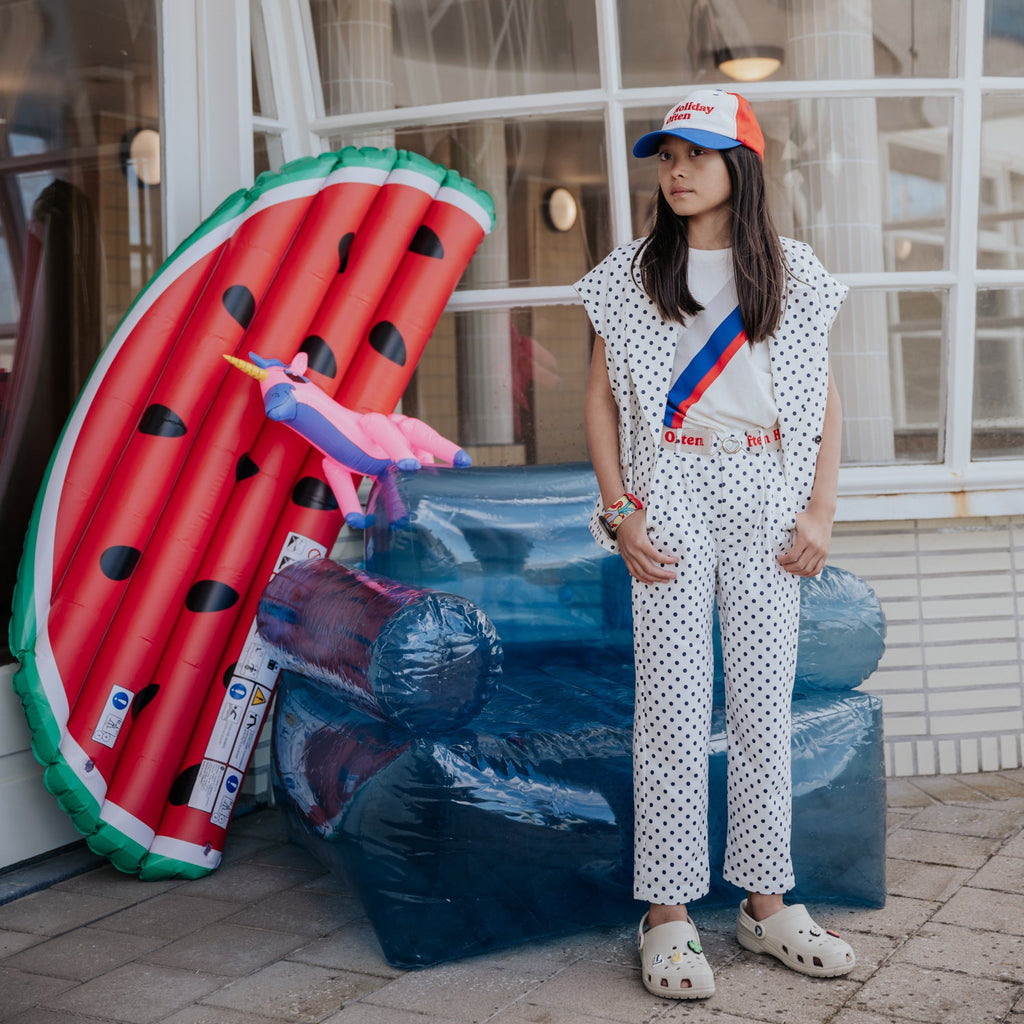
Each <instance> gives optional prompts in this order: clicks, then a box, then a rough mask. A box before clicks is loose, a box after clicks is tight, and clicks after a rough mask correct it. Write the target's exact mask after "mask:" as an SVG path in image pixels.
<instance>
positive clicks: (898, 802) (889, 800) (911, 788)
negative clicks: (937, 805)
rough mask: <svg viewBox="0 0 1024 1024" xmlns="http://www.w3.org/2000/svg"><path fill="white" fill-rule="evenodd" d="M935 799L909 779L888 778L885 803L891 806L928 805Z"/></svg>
mask: <svg viewBox="0 0 1024 1024" xmlns="http://www.w3.org/2000/svg"><path fill="white" fill-rule="evenodd" d="M934 802H935V801H934V799H933V798H932V797H930V796H929V795H928V794H927V793H926V792H924V790H922V789H921V788H920V787H919V786H916V785H914V783H913V782H910V781H909V780H908V779H887V780H886V783H885V803H886V806H887V807H889V808H902V807H928V806H929V805H931V804H933V803H934Z"/></svg>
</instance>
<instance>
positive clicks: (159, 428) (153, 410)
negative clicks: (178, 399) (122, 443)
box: [139, 403, 188, 437]
mask: <svg viewBox="0 0 1024 1024" xmlns="http://www.w3.org/2000/svg"><path fill="white" fill-rule="evenodd" d="M139 433H140V434H150V435H151V436H153V437H184V436H185V434H187V433H188V427H186V426H185V421H184V420H183V419H182V418H181V417H180V416H179V415H178V414H177V413H176V412H175V411H174V410H173V409H168V408H167V406H166V405H158V404H155V403H154V404H153V405H151V406H150V407H149V408H148V409H147V410H146V411H145V412H144V413H143V414H142V419H140V420H139Z"/></svg>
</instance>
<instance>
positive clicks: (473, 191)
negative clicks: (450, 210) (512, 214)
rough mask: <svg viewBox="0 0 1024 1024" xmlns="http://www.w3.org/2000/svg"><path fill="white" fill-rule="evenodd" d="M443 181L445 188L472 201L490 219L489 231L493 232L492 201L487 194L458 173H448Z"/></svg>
mask: <svg viewBox="0 0 1024 1024" xmlns="http://www.w3.org/2000/svg"><path fill="white" fill-rule="evenodd" d="M447 175H448V176H447V177H446V178H445V181H444V187H445V188H451V189H454V190H455V191H456V192H461V193H462V194H463V195H464V196H466V197H467V198H468V199H472V200H473V202H474V203H476V204H477V206H479V207H480V208H481V209H482V210H483V211H484V213H485V214H486V215H487V216H488V217H489V218H490V221H491V226H490V229H489V230H491V231H493V230H494V200H493V199H492V198H491V194H490V193H489V192H485V191H484V190H483V189H482V188H480V187H479V186H478V185H474V184H473V182H471V181H470V180H469V178H464V177H463V176H462V175H461V174H459V172H458V171H448V172H447Z"/></svg>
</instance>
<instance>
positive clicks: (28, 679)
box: [7, 146, 429, 825]
mask: <svg viewBox="0 0 1024 1024" xmlns="http://www.w3.org/2000/svg"><path fill="white" fill-rule="evenodd" d="M397 158H398V151H397V150H395V149H393V148H392V149H375V148H373V147H370V146H364V147H361V148H356V147H355V146H346V147H345V148H344V149H342V150H341V151H340V152H338V153H322V154H320V155H319V156H315V157H301V158H300V159H298V160H293V161H291V162H290V163H287V164H285V165H284V166H282V167H281V168H280V169H279V170H277V171H273V172H265V173H264V174H261V175H260V176H259V178H257V180H256V182H255V183H254V184H253V186H252V187H251V188H248V189H239V190H238V191H236V192H233V193H232V194H231V195H229V196H228V197H227V198H226V199H224V200H223V201H222V202H221V203H220V204H219V205H218V206H217V208H216V209H215V210H214V211H213V213H211V214H210V216H209V217H207V218H206V219H205V220H204V221H203V222H202V223H201V224H200V225H199V226H198V227H197V228H196V229H195V230H194V231H193V232H192V233H191V234H189V235H188V236H187V237H186V238H185V239H184V241H182V242H181V244H179V245H178V247H177V248H176V249H175V250H174V252H173V253H171V255H170V256H168V257H167V259H165V260H164V262H163V263H162V264H161V265H160V267H159V268H158V269H157V271H156V273H154V274H153V276H152V277H151V278H150V280H149V282H148V283H147V285H146V286H145V287H144V288H143V289H142V291H140V292H139V294H138V295H136V297H135V299H134V300H133V301H132V304H131V305H130V306H129V307H128V309H127V310H125V313H124V315H123V316H122V317H121V319H120V321H119V322H118V325H117V327H116V328H115V329H114V331H113V332H112V334H111V336H110V341H113V340H114V339H115V338H116V337H117V336H118V334H119V332H120V331H121V328H122V326H123V325H124V323H125V321H126V320H127V319H128V317H129V315H130V314H131V312H132V310H133V309H134V308H135V307H136V306H137V305H138V304H139V303H140V302H141V301H142V300H143V299H144V298H145V297H146V296H147V295H149V294H150V293H151V292H152V290H153V289H154V288H159V289H160V291H161V292H162V291H163V290H165V289H166V288H167V287H169V286H170V285H171V284H173V283H174V281H176V280H178V278H180V276H181V273H183V272H184V270H186V269H187V267H185V268H182V269H181V271H180V272H178V273H175V274H174V275H173V277H172V278H171V279H170V280H168V281H164V280H162V279H163V278H164V276H165V275H166V274H167V272H168V271H169V269H170V268H171V267H172V266H173V265H174V264H175V262H176V261H178V260H179V259H180V258H181V257H182V256H183V254H185V253H186V252H187V251H188V250H189V249H190V248H191V247H193V246H194V245H195V244H196V243H197V242H199V241H201V240H202V239H204V238H205V237H206V236H207V235H209V234H210V232H211V231H214V230H216V229H217V228H218V227H220V226H221V225H223V224H226V223H228V222H229V221H231V220H232V219H234V218H236V217H238V216H239V215H240V214H242V213H244V211H245V210H246V209H247V208H248V207H249V206H251V205H252V204H253V203H254V202H256V201H257V200H258V199H260V198H261V197H262V196H264V195H266V194H267V193H268V192H270V191H272V190H273V189H274V188H279V187H282V186H286V185H289V184H292V183H295V182H298V181H305V180H310V179H314V178H326V177H327V176H328V175H329V174H330V173H331V172H332V171H334V170H337V169H338V168H339V167H369V168H373V169H377V170H385V171H386V170H389V169H390V168H391V167H392V166H394V164H395V162H396V160H397ZM421 159H422V158H421ZM427 163H429V161H427ZM189 265H191V264H189ZM110 341H108V342H107V344H108V345H109V344H110ZM91 377H92V375H91V374H90V379H91ZM78 404H79V403H78V402H77V401H76V402H75V404H74V406H73V407H72V409H71V412H70V413H69V414H68V418H67V421H66V422H65V424H64V426H63V428H62V429H61V433H60V437H59V438H58V440H57V444H56V445H55V446H54V449H53V452H52V453H51V454H50V460H49V463H48V464H47V467H46V472H45V474H44V476H43V480H42V484H41V485H40V488H39V492H38V493H37V495H36V500H35V505H34V507H33V511H32V517H31V519H30V520H29V525H28V530H27V531H26V535H25V543H24V550H23V553H22V557H21V560H20V562H19V565H18V577H17V582H16V584H15V588H14V599H13V602H12V614H11V618H10V620H9V622H8V629H7V635H8V643H9V645H10V649H11V653H12V654H13V655H14V657H15V658H16V659H17V660H18V662H19V663H20V667H19V669H18V671H17V672H16V673H15V674H14V680H13V688H14V691H15V693H16V694H17V695H18V697H19V698H20V699H21V703H22V708H23V710H24V713H25V719H26V721H27V722H28V725H29V729H30V732H31V736H32V753H33V755H34V757H35V758H36V760H37V761H39V763H40V764H42V765H44V766H46V765H51V764H53V763H54V762H55V760H56V759H57V758H58V757H59V749H60V741H61V736H62V728H61V726H60V725H58V723H57V720H56V718H55V717H54V715H53V710H52V708H51V707H50V702H49V700H48V698H47V696H46V692H45V690H44V688H43V685H42V680H41V679H40V676H39V671H38V668H37V667H36V663H35V658H34V656H33V651H34V649H35V644H36V640H37V639H38V628H39V627H38V623H37V621H36V611H35V609H36V602H35V600H34V597H35V586H34V582H35V581H34V577H35V561H36V551H37V548H38V544H39V520H40V513H41V509H42V503H43V500H44V498H45V495H46V492H47V490H48V488H49V484H50V478H51V475H52V471H53V464H54V460H55V459H56V457H57V453H58V452H59V451H60V450H61V448H62V446H63V444H64V441H65V435H66V433H67V431H68V428H69V427H70V425H71V422H72V420H73V418H74V413H75V411H76V410H77V408H78ZM69 813H70V812H69ZM76 825H77V822H76Z"/></svg>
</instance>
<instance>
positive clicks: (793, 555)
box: [776, 507, 832, 576]
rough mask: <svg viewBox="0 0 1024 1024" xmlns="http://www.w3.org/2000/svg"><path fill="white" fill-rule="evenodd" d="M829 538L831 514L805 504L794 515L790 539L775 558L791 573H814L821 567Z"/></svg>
mask: <svg viewBox="0 0 1024 1024" xmlns="http://www.w3.org/2000/svg"><path fill="white" fill-rule="evenodd" d="M831 542H832V516H830V515H827V514H825V513H822V512H818V511H817V510H815V509H814V508H813V507H809V508H808V509H807V511H806V512H800V513H799V514H798V515H797V517H796V526H795V528H794V529H793V543H792V545H790V548H789V550H788V551H787V552H786V553H785V554H783V555H779V556H778V558H777V559H776V561H777V562H778V563H779V565H781V566H782V568H783V569H785V570H786V572H791V573H793V575H794V576H817V575H818V573H820V572H821V570H822V569H824V568H825V559H826V558H828V551H829V545H830V544H831Z"/></svg>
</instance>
